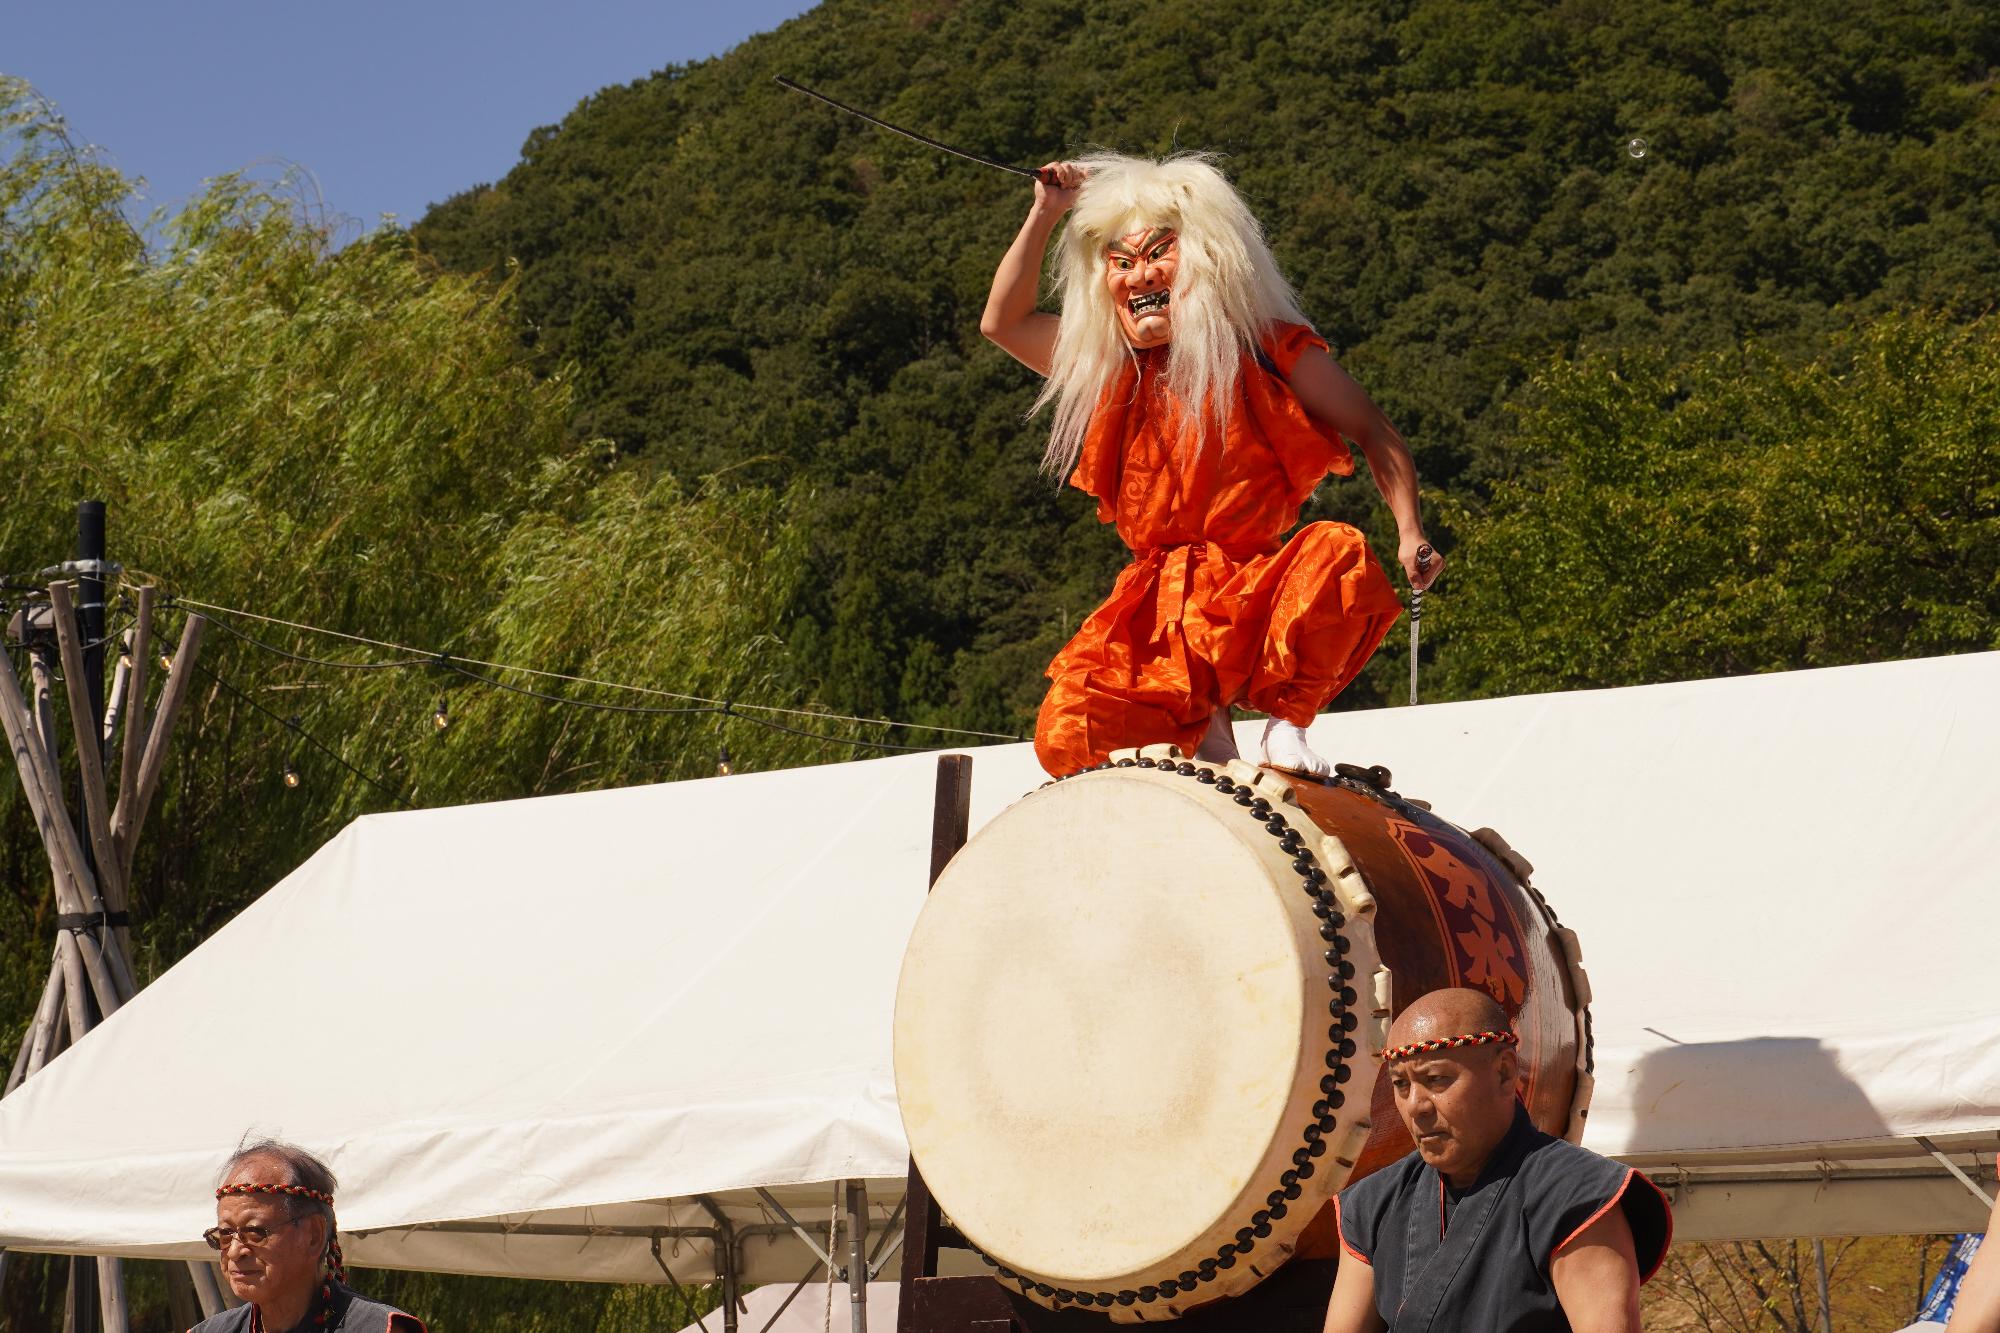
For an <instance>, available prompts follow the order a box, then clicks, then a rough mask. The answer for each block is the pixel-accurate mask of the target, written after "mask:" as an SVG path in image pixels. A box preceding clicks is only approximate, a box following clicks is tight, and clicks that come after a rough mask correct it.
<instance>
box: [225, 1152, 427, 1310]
mask: <svg viewBox="0 0 2000 1333" xmlns="http://www.w3.org/2000/svg"><path fill="white" fill-rule="evenodd" d="M333 1189H334V1180H333V1172H331V1171H329V1170H327V1169H326V1164H325V1163H324V1162H322V1161H320V1160H319V1159H318V1158H317V1157H314V1156H313V1155H312V1154H311V1153H309V1152H307V1151H306V1150H305V1149H303V1148H297V1147H294V1146H292V1145H291V1144H289V1143H279V1142H277V1141H275V1140H272V1139H260V1140H258V1141H257V1142H255V1143H251V1144H248V1145H246V1146H245V1147H243V1148H240V1149H238V1150H237V1152H236V1155H235V1156H233V1157H231V1158H230V1159H229V1164H228V1165H227V1166H225V1167H224V1168H223V1170H222V1185H221V1187H220V1188H218V1189H217V1190H216V1191H215V1223H216V1224H215V1225H214V1226H213V1227H210V1228H209V1229H208V1230H207V1231H204V1232H203V1233H202V1239H203V1240H205V1241H207V1242H208V1243H209V1245H210V1247H211V1248H213V1249H215V1250H216V1251H218V1252H219V1253H220V1255H221V1262H222V1274H223V1276H224V1277H226V1278H227V1279H228V1280H229V1289H230V1290H231V1291H233V1292H235V1293H236V1296H237V1298H238V1299H239V1300H241V1301H242V1302H243V1304H242V1305H240V1306H238V1307H237V1308H235V1309H234V1310H225V1311H223V1312H222V1313H221V1314H219V1315H217V1316H215V1317H214V1318H213V1319H205V1320H203V1321H202V1322H201V1323H199V1324H197V1325H196V1326H195V1327H194V1328H193V1329H192V1330H190V1333H293V1330H311V1331H313V1333H317V1331H318V1330H322V1329H324V1330H327V1331H328V1333H425V1329H424V1325H423V1322H422V1321H421V1320H419V1319H417V1318H416V1317H415V1316H413V1315H407V1314H404V1313H403V1312H402V1311H401V1310H396V1309H392V1308H391V1307H389V1306H386V1305H381V1304H378V1303H376V1302H374V1301H371V1300H368V1299H367V1298H366V1297H363V1296H358V1295H356V1294H355V1293H354V1290H353V1289H352V1288H350V1287H349V1286H348V1285H347V1270H346V1268H345V1267H344V1266H343V1265H342V1262H341V1257H340V1240H339V1235H338V1229H337V1226H336V1224H335V1222H334V1217H333Z"/></svg>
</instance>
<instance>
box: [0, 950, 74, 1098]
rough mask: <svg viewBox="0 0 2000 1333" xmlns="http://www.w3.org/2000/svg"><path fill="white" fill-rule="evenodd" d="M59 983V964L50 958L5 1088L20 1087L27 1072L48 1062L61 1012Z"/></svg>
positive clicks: (60, 971)
mask: <svg viewBox="0 0 2000 1333" xmlns="http://www.w3.org/2000/svg"><path fill="white" fill-rule="evenodd" d="M62 985H63V973H62V964H61V963H59V962H58V961H56V960H55V959H54V958H51V959H50V960H49V980H48V984H47V985H45V986H43V987H42V1000H41V1003H40V1004H37V1005H36V1006H35V1017H34V1021H33V1022H31V1023H29V1024H28V1032H27V1035H26V1036H24V1037H22V1038H21V1054H20V1056H19V1058H17V1059H16V1060H15V1061H14V1073H13V1075H12V1076H11V1077H10V1078H8V1080H7V1091H8V1092H12V1091H13V1090H14V1089H16V1088H18V1087H20V1086H21V1084H22V1083H23V1082H24V1081H25V1080H26V1079H27V1077H28V1075H30V1074H32V1073H35V1072H36V1071H37V1070H39V1069H40V1068H41V1067H42V1066H43V1065H45V1064H47V1063H48V1059H49V1048H50V1047H51V1046H52V1045H53V1044H54V1043H55V1035H56V1019H57V1018H59V1017H60V1016H61V1014H62Z"/></svg>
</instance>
